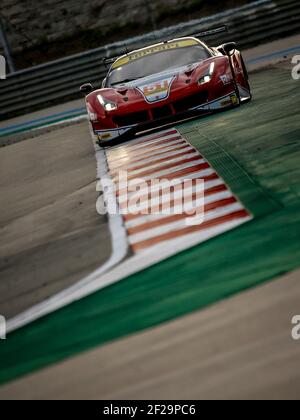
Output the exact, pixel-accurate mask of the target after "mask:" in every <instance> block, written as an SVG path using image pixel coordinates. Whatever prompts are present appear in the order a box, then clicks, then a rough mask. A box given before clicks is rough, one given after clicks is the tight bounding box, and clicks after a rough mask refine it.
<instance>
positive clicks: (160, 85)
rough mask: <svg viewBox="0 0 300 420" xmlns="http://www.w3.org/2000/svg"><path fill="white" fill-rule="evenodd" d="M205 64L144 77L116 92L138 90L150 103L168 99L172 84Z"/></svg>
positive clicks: (126, 84)
mask: <svg viewBox="0 0 300 420" xmlns="http://www.w3.org/2000/svg"><path fill="white" fill-rule="evenodd" d="M202 64H203V62H201V63H196V64H191V65H188V66H183V67H178V68H174V69H169V70H166V71H163V72H161V73H157V74H154V75H150V76H147V77H143V78H141V79H137V80H135V81H133V82H129V83H125V84H121V85H119V86H116V87H115V90H116V91H117V92H119V93H122V92H123V91H124V90H129V89H136V90H138V91H139V92H140V93H141V94H142V95H143V96H144V98H145V100H146V101H147V102H148V103H154V102H158V101H162V100H164V99H166V98H167V97H168V96H169V94H170V90H171V87H172V84H173V82H174V81H175V80H177V79H178V77H179V76H180V75H182V74H185V73H186V74H187V75H189V74H192V73H193V71H194V70H195V69H196V68H198V67H199V66H201V65H202Z"/></svg>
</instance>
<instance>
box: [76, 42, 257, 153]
mask: <svg viewBox="0 0 300 420" xmlns="http://www.w3.org/2000/svg"><path fill="white" fill-rule="evenodd" d="M81 91H82V92H83V93H84V94H85V95H86V106H87V111H88V115H89V119H90V123H91V126H92V130H93V133H94V135H95V137H96V142H97V143H98V144H99V145H108V144H109V143H110V142H112V140H116V139H121V138H133V137H135V136H136V135H139V134H141V133H143V134H144V133H145V132H147V131H149V130H151V129H153V128H156V127H162V126H167V125H169V124H173V123H174V121H181V120H185V119H188V118H195V117H197V116H199V115H203V114H210V113H212V112H216V111H220V110H224V109H228V108H233V107H237V106H239V105H240V104H241V103H243V102H246V101H249V100H251V92H250V86H249V82H248V74H247V70H246V67H245V64H244V61H243V58H242V55H241V53H240V52H239V51H238V50H237V49H236V44H235V43H234V42H231V43H227V44H223V45H221V46H219V47H217V48H210V47H208V46H207V45H206V44H205V43H204V42H202V41H200V40H199V39H198V38H195V37H184V38H178V39H173V40H170V41H166V42H162V43H159V44H156V45H152V46H149V47H146V48H142V49H140V50H136V51H133V52H131V53H128V54H126V55H124V56H122V57H120V58H118V59H117V60H116V61H114V62H113V64H112V66H111V67H110V70H109V72H108V74H107V77H106V79H105V80H104V81H103V84H102V89H99V90H94V89H93V87H92V85H91V84H85V85H83V86H82V87H81Z"/></svg>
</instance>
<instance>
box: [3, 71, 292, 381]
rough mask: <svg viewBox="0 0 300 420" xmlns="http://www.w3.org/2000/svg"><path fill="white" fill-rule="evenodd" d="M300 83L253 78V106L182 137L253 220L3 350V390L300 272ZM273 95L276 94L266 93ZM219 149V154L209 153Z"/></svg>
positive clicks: (14, 338)
mask: <svg viewBox="0 0 300 420" xmlns="http://www.w3.org/2000/svg"><path fill="white" fill-rule="evenodd" d="M296 83H297V82H294V81H292V80H291V77H290V72H289V71H288V70H273V71H269V70H268V71H265V72H261V73H256V74H255V75H254V76H253V80H252V84H253V86H254V95H255V100H254V101H253V103H251V104H249V105H247V106H245V107H242V108H241V109H237V110H235V111H232V112H227V113H225V114H221V115H217V116H214V117H210V118H208V119H205V120H201V121H198V122H194V123H189V124H187V125H185V126H181V127H180V130H181V131H182V132H183V130H185V133H186V135H187V136H189V139H190V141H192V142H193V143H194V144H195V145H196V146H198V147H201V149H202V148H203V147H205V148H206V151H205V153H208V154H211V155H210V157H211V158H212V159H214V164H216V165H217V159H219V158H220V159H221V161H220V164H219V165H218V170H219V172H221V173H220V174H221V175H222V176H224V177H225V178H226V179H227V180H229V185H230V186H231V187H232V188H233V189H234V190H235V191H236V192H237V191H240V192H241V193H242V194H243V200H244V201H245V204H248V205H250V206H251V209H252V211H253V212H254V214H255V215H256V218H255V219H254V220H253V221H251V222H249V223H247V224H245V225H243V226H241V227H240V228H238V229H236V230H233V231H231V232H228V233H226V234H224V235H221V236H219V237H217V238H215V239H213V240H211V241H209V242H206V243H204V244H202V245H199V246H196V247H194V248H192V249H190V250H187V251H184V252H182V253H181V254H179V255H176V256H174V257H172V258H169V259H168V260H166V261H163V262H161V263H159V264H157V265H155V266H153V267H150V268H148V269H147V270H144V271H143V272H141V273H138V274H135V275H133V276H131V277H129V278H127V279H125V280H123V281H121V282H119V283H117V284H115V285H113V286H111V287H108V288H106V289H104V290H102V291H99V292H97V293H94V294H93V295H91V296H89V297H87V298H85V299H82V300H81V301H79V302H77V303H74V304H72V305H70V306H68V307H66V308H63V309H61V310H59V311H57V312H56V313H54V314H51V315H49V316H47V317H45V318H44V319H41V320H39V321H37V322H34V323H33V324H31V325H29V326H27V327H24V328H22V329H21V330H19V331H16V332H14V333H12V334H11V335H9V336H8V339H7V340H6V341H0V382H1V383H4V382H6V381H9V380H12V379H14V378H17V377H19V376H21V375H24V374H27V373H30V372H32V371H34V370H36V369H39V368H41V367H44V366H47V365H49V364H51V363H55V362H57V361H60V360H62V359H64V358H66V357H69V356H74V355H76V354H78V353H80V352H82V351H85V350H88V349H90V348H93V347H96V346H98V345H102V344H104V343H107V342H110V341H111V340H115V339H119V338H121V337H124V336H126V335H129V334H132V333H135V332H138V331H142V330H144V329H146V328H150V327H153V326H155V325H158V324H160V323H162V322H166V321H168V320H171V319H174V318H176V317H179V316H182V315H184V314H186V313H190V312H192V311H195V310H198V309H201V308H204V307H206V306H207V305H210V304H213V303H215V302H217V301H219V300H221V299H224V298H228V297H230V296H232V294H235V293H239V292H241V291H243V290H246V289H248V288H251V287H254V286H256V285H259V284H261V283H263V282H266V281H269V280H271V279H273V278H275V277H277V276H279V275H282V274H284V273H287V272H289V271H291V270H293V269H296V268H297V267H298V266H299V261H300V248H299V236H300V211H299V210H300V182H299V180H300V165H299V161H300V147H299V133H300V121H299V117H298V110H299V105H300V104H299V95H298V90H297V88H298V86H296ZM273 85H274V86H276V90H275V89H274V90H272V89H270V88H269V86H273ZM278 98H282V100H281V101H279V100H278ZM195 129H196V130H198V132H199V130H200V133H201V135H199V136H197V135H195V136H194V133H195ZM189 133H192V134H189ZM204 138H206V139H207V142H205V141H204ZM212 142H213V143H215V144H216V145H217V146H215V145H214V146H213V148H212V150H209V149H210V147H211V144H212ZM221 150H224V151H226V152H224V155H227V154H228V153H230V159H231V160H232V162H231V163H230V165H233V167H232V169H231V170H230V171H229V172H228V174H227V173H226V172H227V170H229V169H228V167H227V163H226V168H225V167H224V170H223V169H222V165H223V162H226V159H227V158H228V155H227V157H226V156H224V155H223V156H222V153H221ZM201 151H202V150H201ZM214 154H216V155H215V156H213V155H214ZM237 162H238V165H237V166H238V167H239V169H240V171H239V176H238V177H237V179H235V176H234V175H235V174H236V173H237V172H238V171H237V168H236V163H237ZM224 164H225V163H224ZM242 173H244V176H243V175H242ZM246 174H248V175H249V176H247V175H246ZM253 184H254V186H253ZM243 189H244V190H245V191H244V192H243V191H242V190H243ZM260 200H262V202H263V205H262V204H261V203H260Z"/></svg>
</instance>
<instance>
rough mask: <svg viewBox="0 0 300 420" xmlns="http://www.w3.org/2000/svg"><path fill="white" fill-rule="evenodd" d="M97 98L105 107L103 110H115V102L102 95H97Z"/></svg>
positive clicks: (116, 106)
mask: <svg viewBox="0 0 300 420" xmlns="http://www.w3.org/2000/svg"><path fill="white" fill-rule="evenodd" d="M97 98H98V101H99V102H100V104H101V105H102V106H103V108H104V109H105V111H107V112H110V111H115V110H116V109H118V105H117V104H115V103H114V102H112V101H109V100H108V99H106V98H103V96H102V95H97Z"/></svg>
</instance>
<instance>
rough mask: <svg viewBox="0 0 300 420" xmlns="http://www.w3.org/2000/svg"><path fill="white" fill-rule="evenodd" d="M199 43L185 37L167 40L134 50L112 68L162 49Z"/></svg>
mask: <svg viewBox="0 0 300 420" xmlns="http://www.w3.org/2000/svg"><path fill="white" fill-rule="evenodd" d="M198 44H199V43H198V41H197V40H195V39H185V40H182V41H176V42H166V43H164V44H159V45H154V46H153V47H149V48H144V49H142V50H140V51H136V52H133V53H131V54H129V55H127V56H125V57H121V58H120V59H119V60H117V61H116V62H115V63H114V64H113V65H112V68H113V69H116V68H118V67H121V66H124V65H125V64H128V63H130V62H131V61H135V60H138V59H139V58H143V57H145V56H147V55H151V54H156V53H158V52H162V51H168V50H174V49H176V48H185V47H192V46H194V45H198Z"/></svg>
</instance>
